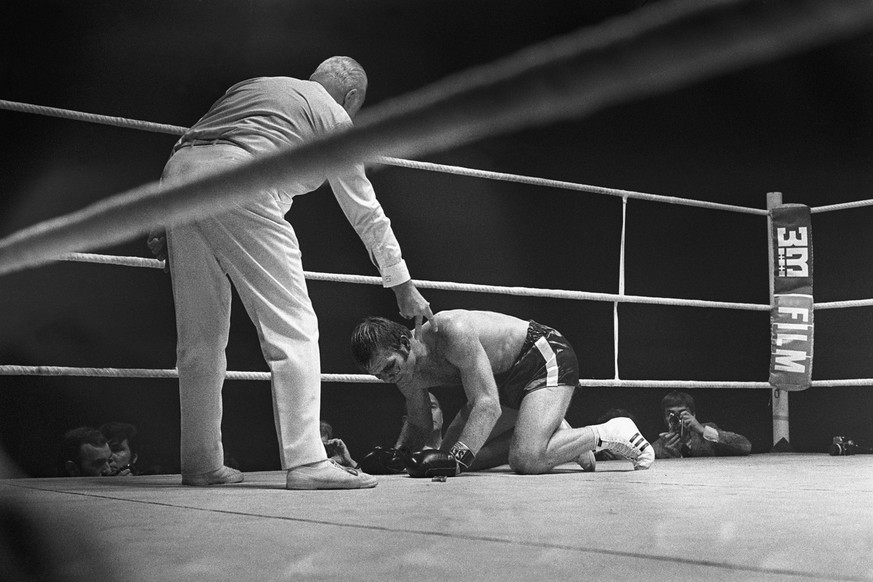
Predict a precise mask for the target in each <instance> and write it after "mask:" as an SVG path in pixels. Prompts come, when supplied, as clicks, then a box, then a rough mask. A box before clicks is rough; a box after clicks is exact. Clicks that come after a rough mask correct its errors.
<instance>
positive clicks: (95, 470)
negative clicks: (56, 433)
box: [59, 426, 112, 477]
mask: <svg viewBox="0 0 873 582" xmlns="http://www.w3.org/2000/svg"><path fill="white" fill-rule="evenodd" d="M111 457H112V450H111V449H110V448H109V443H108V442H106V437H104V436H103V433H101V432H100V431H99V430H97V429H96V428H91V427H90V426H80V427H78V428H74V429H72V430H69V431H67V432H66V433H65V434H64V444H63V448H62V449H61V458H60V463H59V465H60V467H59V469H60V474H61V476H62V477H108V476H109V475H111V474H112V468H111V467H110V466H109V461H110V458H111Z"/></svg>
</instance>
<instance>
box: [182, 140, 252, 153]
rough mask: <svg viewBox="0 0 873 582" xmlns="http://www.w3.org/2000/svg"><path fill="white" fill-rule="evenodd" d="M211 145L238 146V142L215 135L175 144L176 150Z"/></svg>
mask: <svg viewBox="0 0 873 582" xmlns="http://www.w3.org/2000/svg"><path fill="white" fill-rule="evenodd" d="M213 145H232V146H237V147H239V144H237V143H236V142H233V141H230V140H229V139H224V138H221V137H217V138H215V139H192V140H187V141H183V142H182V143H180V144H179V145H177V146H176V151H178V150H180V149H182V148H191V147H198V146H213Z"/></svg>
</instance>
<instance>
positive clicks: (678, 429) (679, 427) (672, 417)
mask: <svg viewBox="0 0 873 582" xmlns="http://www.w3.org/2000/svg"><path fill="white" fill-rule="evenodd" d="M679 416H680V415H679V414H677V413H675V412H671V413H670V414H669V415H667V424H668V425H670V430H671V431H672V432H675V433H676V434H678V435H679V436H680V437H683V436H685V426H684V425H683V424H682V420H681V419H680V417H679Z"/></svg>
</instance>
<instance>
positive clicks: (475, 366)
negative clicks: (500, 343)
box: [440, 322, 501, 455]
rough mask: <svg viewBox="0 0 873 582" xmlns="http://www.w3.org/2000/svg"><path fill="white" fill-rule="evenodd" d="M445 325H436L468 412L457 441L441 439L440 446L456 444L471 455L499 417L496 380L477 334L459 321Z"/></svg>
mask: <svg viewBox="0 0 873 582" xmlns="http://www.w3.org/2000/svg"><path fill="white" fill-rule="evenodd" d="M445 328H446V329H443V328H440V333H445V334H446V340H447V341H446V359H447V360H448V361H449V362H450V363H451V364H453V365H454V366H456V367H457V368H458V371H459V372H460V375H461V383H462V384H463V386H464V393H465V394H466V395H467V402H468V404H469V411H470V414H469V417H468V418H467V422H466V424H465V425H464V428H463V429H462V430H461V435H460V437H459V438H458V442H457V443H450V442H444V443H443V448H444V449H446V448H447V447H451V448H452V449H455V448H456V445H458V444H460V445H462V446H465V447H466V448H467V449H469V451H470V452H471V453H472V454H473V455H475V454H476V453H478V452H479V449H481V448H482V446H483V445H484V444H485V441H487V440H488V436H489V435H490V434H491V431H492V430H493V429H494V425H495V424H496V423H497V420H498V419H499V418H500V412H501V409H500V397H499V396H498V394H497V384H496V383H495V382H494V374H493V372H492V370H491V362H490V361H489V360H488V354H487V353H486V352H485V348H484V347H483V346H482V343H481V342H480V341H479V336H478V335H477V334H476V333H475V332H474V331H473V330H472V329H471V328H469V327H468V326H467V325H465V324H464V323H463V322H453V323H452V324H451V325H447V326H445Z"/></svg>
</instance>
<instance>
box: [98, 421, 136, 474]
mask: <svg viewBox="0 0 873 582" xmlns="http://www.w3.org/2000/svg"><path fill="white" fill-rule="evenodd" d="M100 432H101V433H103V436H105V437H106V440H107V442H109V449H110V450H111V451H112V456H111V457H110V459H109V466H110V467H111V468H112V476H113V477H126V476H128V475H136V474H137V470H136V467H135V463H136V459H137V452H136V451H137V446H136V427H135V426H133V425H132V424H128V423H126V422H115V421H110V422H107V423H105V424H103V425H102V426H101V427H100Z"/></svg>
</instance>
